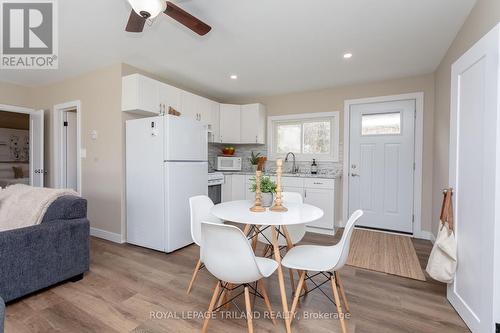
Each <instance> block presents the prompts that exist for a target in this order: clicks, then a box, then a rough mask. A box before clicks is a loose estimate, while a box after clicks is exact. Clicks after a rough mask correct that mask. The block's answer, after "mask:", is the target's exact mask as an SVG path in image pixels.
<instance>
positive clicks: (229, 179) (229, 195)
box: [222, 175, 233, 202]
mask: <svg viewBox="0 0 500 333" xmlns="http://www.w3.org/2000/svg"><path fill="white" fill-rule="evenodd" d="M231 200H233V176H232V175H224V184H222V202H227V201H231Z"/></svg>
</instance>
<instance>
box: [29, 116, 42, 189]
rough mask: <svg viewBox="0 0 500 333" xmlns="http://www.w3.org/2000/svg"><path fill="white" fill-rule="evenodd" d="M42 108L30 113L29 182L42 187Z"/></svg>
mask: <svg viewBox="0 0 500 333" xmlns="http://www.w3.org/2000/svg"><path fill="white" fill-rule="evenodd" d="M43 113H44V111H43V110H40V111H36V112H34V113H31V114H30V143H29V144H30V184H31V185H32V186H37V187H43V177H44V174H45V170H44V169H43V168H44V165H43Z"/></svg>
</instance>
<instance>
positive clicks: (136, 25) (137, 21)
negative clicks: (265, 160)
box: [125, 9, 146, 32]
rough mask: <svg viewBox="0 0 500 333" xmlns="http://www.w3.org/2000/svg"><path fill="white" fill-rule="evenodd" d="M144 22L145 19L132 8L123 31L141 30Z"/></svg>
mask: <svg viewBox="0 0 500 333" xmlns="http://www.w3.org/2000/svg"><path fill="white" fill-rule="evenodd" d="M144 24H146V19H145V18H144V17H142V16H141V15H139V14H137V13H136V12H135V11H134V10H133V9H132V11H131V12H130V17H129V18H128V22H127V27H126V28H125V31H128V32H142V29H144Z"/></svg>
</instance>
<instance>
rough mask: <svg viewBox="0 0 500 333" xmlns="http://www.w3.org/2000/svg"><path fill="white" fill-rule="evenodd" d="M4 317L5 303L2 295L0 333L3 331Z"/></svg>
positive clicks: (0, 301) (0, 298) (0, 302)
mask: <svg viewBox="0 0 500 333" xmlns="http://www.w3.org/2000/svg"><path fill="white" fill-rule="evenodd" d="M4 317H5V303H4V302H3V299H2V297H0V333H3V321H4Z"/></svg>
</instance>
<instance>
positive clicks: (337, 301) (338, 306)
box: [330, 275, 347, 333]
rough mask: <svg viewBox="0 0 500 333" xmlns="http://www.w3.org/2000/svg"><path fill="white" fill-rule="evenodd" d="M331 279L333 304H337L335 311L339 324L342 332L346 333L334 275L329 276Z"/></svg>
mask: <svg viewBox="0 0 500 333" xmlns="http://www.w3.org/2000/svg"><path fill="white" fill-rule="evenodd" d="M330 280H331V281H332V289H333V297H334V298H335V305H336V306H337V313H338V315H339V320H340V326H341V327H342V333H347V328H346V326H345V322H344V314H343V313H342V306H341V305H340V298H339V292H338V290H337V282H336V281H335V280H336V279H335V277H334V275H332V276H331V278H330Z"/></svg>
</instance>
